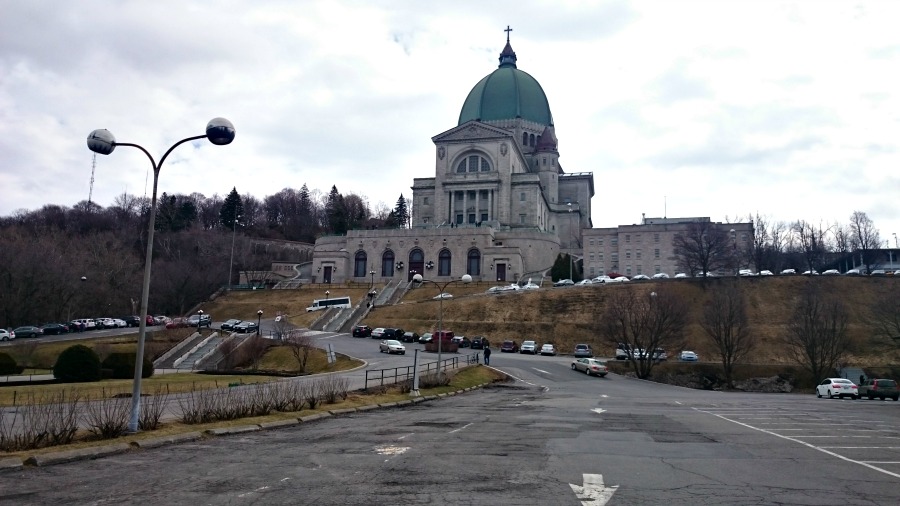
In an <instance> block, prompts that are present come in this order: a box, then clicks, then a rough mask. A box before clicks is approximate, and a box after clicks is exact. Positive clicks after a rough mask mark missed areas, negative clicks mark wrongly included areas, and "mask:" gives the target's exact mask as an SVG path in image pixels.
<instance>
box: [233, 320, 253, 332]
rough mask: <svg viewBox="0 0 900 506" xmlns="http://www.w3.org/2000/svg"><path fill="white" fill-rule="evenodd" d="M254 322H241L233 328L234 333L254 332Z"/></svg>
mask: <svg viewBox="0 0 900 506" xmlns="http://www.w3.org/2000/svg"><path fill="white" fill-rule="evenodd" d="M256 328H257V327H256V322H248V321H242V322H241V323H238V324H237V325H235V326H234V331H235V332H237V333H239V334H250V333H252V332H256Z"/></svg>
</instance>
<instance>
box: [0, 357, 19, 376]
mask: <svg viewBox="0 0 900 506" xmlns="http://www.w3.org/2000/svg"><path fill="white" fill-rule="evenodd" d="M18 371H19V367H18V365H17V364H16V359H14V358H12V357H10V356H9V355H8V354H6V353H0V375H3V376H8V375H10V374H17V373H18Z"/></svg>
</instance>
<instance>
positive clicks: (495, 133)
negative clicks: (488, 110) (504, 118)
mask: <svg viewBox="0 0 900 506" xmlns="http://www.w3.org/2000/svg"><path fill="white" fill-rule="evenodd" d="M507 138H512V133H510V132H509V131H507V130H504V129H502V128H497V127H494V126H490V125H486V124H484V123H482V122H480V121H475V120H472V121H468V122H466V123H463V124H462V125H459V126H457V127H455V128H451V129H450V130H447V131H446V132H443V133H440V134H437V135H435V136H434V137H432V138H431V141H432V142H434V143H435V144H438V143H443V142H472V141H478V140H497V139H507Z"/></svg>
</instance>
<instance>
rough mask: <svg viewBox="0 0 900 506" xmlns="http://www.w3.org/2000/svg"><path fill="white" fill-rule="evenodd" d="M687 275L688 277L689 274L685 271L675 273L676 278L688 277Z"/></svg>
mask: <svg viewBox="0 0 900 506" xmlns="http://www.w3.org/2000/svg"><path fill="white" fill-rule="evenodd" d="M686 277H688V275H687V274H685V273H683V272H679V273H678V274H676V275H675V278H676V279H677V278H686Z"/></svg>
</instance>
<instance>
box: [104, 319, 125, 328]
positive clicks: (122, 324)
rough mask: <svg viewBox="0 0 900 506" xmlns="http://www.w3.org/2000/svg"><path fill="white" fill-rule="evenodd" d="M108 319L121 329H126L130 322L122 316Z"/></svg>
mask: <svg viewBox="0 0 900 506" xmlns="http://www.w3.org/2000/svg"><path fill="white" fill-rule="evenodd" d="M107 320H109V321H110V322H111V323H112V324H113V326H114V327H116V328H119V329H124V328H125V327H127V326H128V324H127V323H125V320H123V319H121V318H107Z"/></svg>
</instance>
